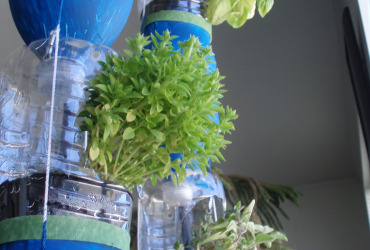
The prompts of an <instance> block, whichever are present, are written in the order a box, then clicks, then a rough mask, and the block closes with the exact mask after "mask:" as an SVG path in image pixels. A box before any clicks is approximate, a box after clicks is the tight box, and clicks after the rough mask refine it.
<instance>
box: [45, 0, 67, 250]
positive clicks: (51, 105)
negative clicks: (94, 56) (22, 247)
mask: <svg viewBox="0 0 370 250" xmlns="http://www.w3.org/2000/svg"><path fill="white" fill-rule="evenodd" d="M62 7H63V0H60V5H59V16H58V25H57V28H56V29H55V30H54V31H53V33H52V35H51V36H55V37H56V39H55V51H54V71H53V84H52V89H51V101H50V117H49V134H48V153H47V158H46V173H45V193H44V211H43V212H44V213H43V214H44V216H43V224H42V238H41V250H46V246H45V245H46V236H47V231H46V224H47V218H48V200H49V179H50V158H51V136H52V133H53V116H54V101H55V86H56V81H57V68H58V52H59V32H60V21H61V19H62Z"/></svg>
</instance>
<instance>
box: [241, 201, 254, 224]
mask: <svg viewBox="0 0 370 250" xmlns="http://www.w3.org/2000/svg"><path fill="white" fill-rule="evenodd" d="M255 203H256V201H255V200H252V202H251V203H250V204H249V205H248V207H246V208H245V209H244V211H243V213H242V219H243V221H244V222H245V223H247V222H248V221H249V219H250V217H251V215H252V211H253V208H254V204H255Z"/></svg>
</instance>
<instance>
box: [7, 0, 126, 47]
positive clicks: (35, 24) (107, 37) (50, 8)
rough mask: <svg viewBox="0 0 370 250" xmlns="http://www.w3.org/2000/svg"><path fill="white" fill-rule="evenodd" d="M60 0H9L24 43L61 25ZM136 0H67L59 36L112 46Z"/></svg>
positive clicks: (45, 36) (43, 36) (42, 35)
mask: <svg viewBox="0 0 370 250" xmlns="http://www.w3.org/2000/svg"><path fill="white" fill-rule="evenodd" d="M59 2H60V1H59V0H55V1H54V0H53V1H43V2H42V3H41V2H40V1H39V0H9V6H10V10H11V12H12V15H13V19H14V22H15V25H16V26H17V29H18V31H19V33H20V35H21V36H22V38H23V40H24V41H25V43H26V44H27V45H28V44H30V43H31V42H33V41H36V40H39V39H45V38H48V37H49V34H50V32H51V31H52V30H54V29H55V27H56V26H57V24H58V16H59V10H60V7H59V5H60V3H59ZM132 2H133V0H109V1H106V0H94V1H91V0H64V4H63V11H62V15H61V24H60V29H61V30H60V36H61V37H64V36H68V37H72V38H76V39H82V40H86V41H88V42H90V43H93V44H102V45H105V46H111V45H112V44H113V42H114V41H115V40H116V39H117V37H118V35H119V34H120V33H121V32H122V29H123V27H124V26H125V24H126V21H127V19H128V17H129V14H130V12H131V8H132Z"/></svg>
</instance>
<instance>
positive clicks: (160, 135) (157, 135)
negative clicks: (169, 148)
mask: <svg viewBox="0 0 370 250" xmlns="http://www.w3.org/2000/svg"><path fill="white" fill-rule="evenodd" d="M150 132H151V133H152V134H153V135H154V136H155V138H156V140H157V141H158V142H162V141H164V140H166V137H165V136H164V134H163V133H162V132H160V131H158V130H156V129H150Z"/></svg>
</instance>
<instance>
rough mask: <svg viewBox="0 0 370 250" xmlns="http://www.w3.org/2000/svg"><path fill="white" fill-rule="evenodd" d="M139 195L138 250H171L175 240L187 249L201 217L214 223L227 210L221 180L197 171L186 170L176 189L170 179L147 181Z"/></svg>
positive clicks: (139, 189) (140, 188) (139, 190)
mask: <svg viewBox="0 0 370 250" xmlns="http://www.w3.org/2000/svg"><path fill="white" fill-rule="evenodd" d="M138 194H139V208H138V236H137V237H138V239H137V240H138V249H174V245H175V243H176V242H177V241H179V242H181V243H183V244H184V245H185V246H188V245H189V243H190V241H191V236H192V235H193V234H194V233H195V231H196V230H197V229H198V228H199V226H200V222H201V221H202V220H203V219H204V218H207V217H210V218H212V220H214V221H216V220H217V219H218V218H219V217H222V216H223V214H224V212H225V209H226V198H225V194H224V190H223V185H222V183H221V181H220V180H219V179H218V178H216V177H215V176H213V175H212V174H210V173H207V176H206V177H204V175H203V173H202V172H201V171H200V170H195V171H192V170H190V169H188V170H187V177H186V178H185V180H184V181H183V182H181V183H179V184H178V185H177V187H175V185H174V184H173V181H172V177H170V178H164V179H158V181H157V183H156V184H155V185H153V184H152V182H151V181H146V182H145V183H144V185H142V186H141V187H139V188H138Z"/></svg>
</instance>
